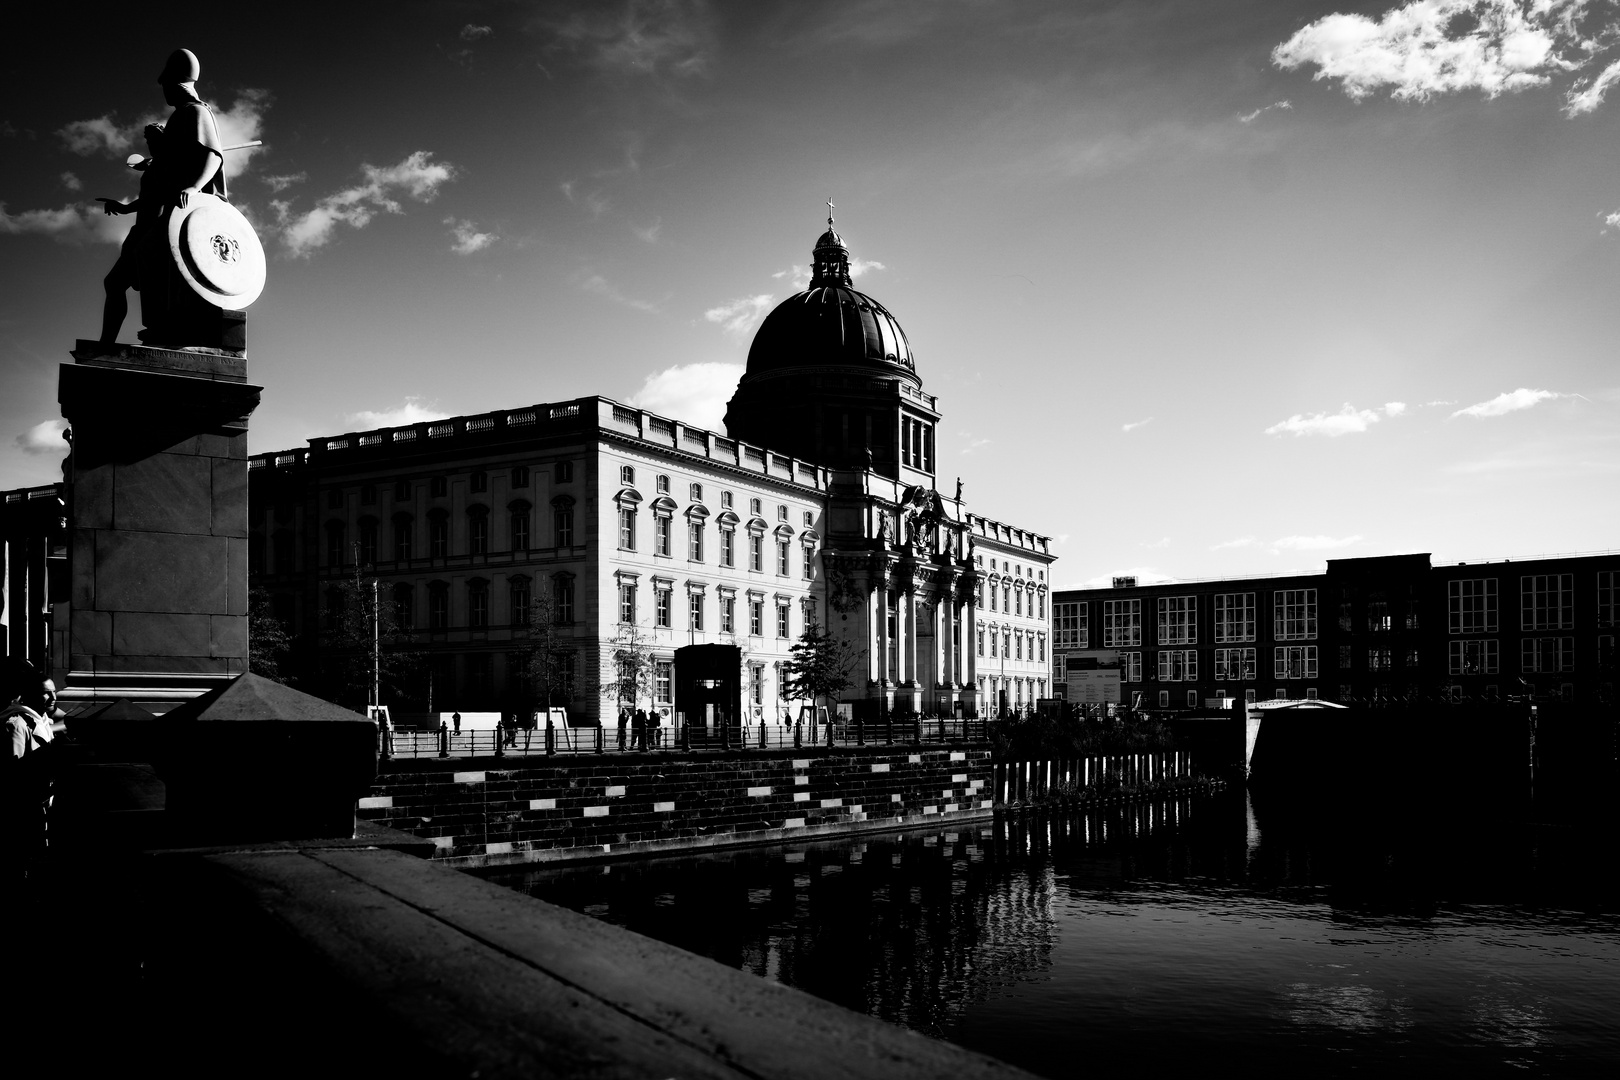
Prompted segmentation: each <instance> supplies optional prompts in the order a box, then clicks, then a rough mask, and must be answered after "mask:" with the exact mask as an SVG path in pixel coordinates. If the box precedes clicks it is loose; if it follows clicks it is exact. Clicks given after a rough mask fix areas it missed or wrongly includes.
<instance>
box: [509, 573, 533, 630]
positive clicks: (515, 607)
mask: <svg viewBox="0 0 1620 1080" xmlns="http://www.w3.org/2000/svg"><path fill="white" fill-rule="evenodd" d="M508 599H509V600H510V601H511V603H512V625H513V626H528V625H529V579H528V578H526V577H515V578H513V579H512V582H511V589H510V590H509V596H508Z"/></svg>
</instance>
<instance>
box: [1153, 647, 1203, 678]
mask: <svg viewBox="0 0 1620 1080" xmlns="http://www.w3.org/2000/svg"><path fill="white" fill-rule="evenodd" d="M1159 681H1160V682H1197V681H1198V650H1197V649H1160V650H1159Z"/></svg>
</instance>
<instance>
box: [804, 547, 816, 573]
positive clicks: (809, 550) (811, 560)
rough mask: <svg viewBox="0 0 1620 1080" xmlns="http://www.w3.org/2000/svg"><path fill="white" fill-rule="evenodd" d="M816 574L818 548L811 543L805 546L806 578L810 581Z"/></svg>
mask: <svg viewBox="0 0 1620 1080" xmlns="http://www.w3.org/2000/svg"><path fill="white" fill-rule="evenodd" d="M815 576H816V549H815V548H814V547H812V546H811V545H809V544H806V545H805V546H804V580H806V581H809V580H810V579H811V578H813V577H815Z"/></svg>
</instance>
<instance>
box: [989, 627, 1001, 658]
mask: <svg viewBox="0 0 1620 1080" xmlns="http://www.w3.org/2000/svg"><path fill="white" fill-rule="evenodd" d="M1000 640H1001V635H1000V634H998V633H997V632H996V631H995V629H994V628H992V629H991V631H990V659H992V660H994V659H995V658H996V642H998V641H1000Z"/></svg>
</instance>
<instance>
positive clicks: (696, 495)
mask: <svg viewBox="0 0 1620 1080" xmlns="http://www.w3.org/2000/svg"><path fill="white" fill-rule="evenodd" d="M690 494H691V496H692V501H693V502H695V503H700V502H702V501H703V485H702V484H693V485H692V486H691V490H690Z"/></svg>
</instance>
